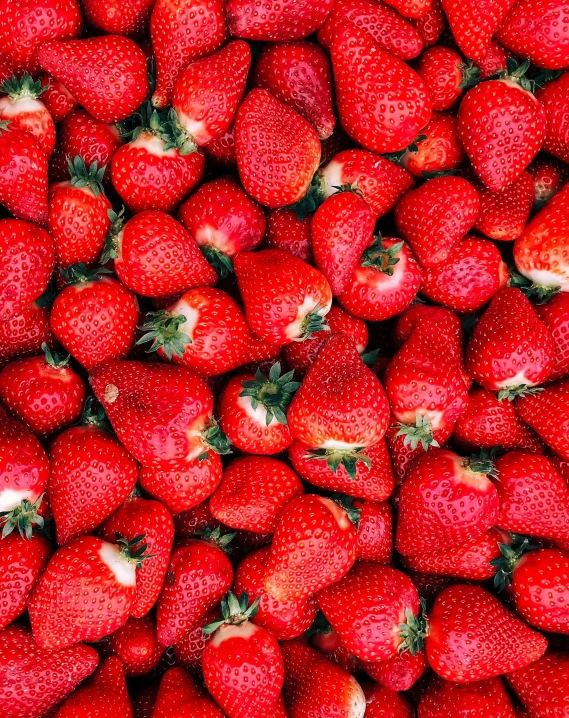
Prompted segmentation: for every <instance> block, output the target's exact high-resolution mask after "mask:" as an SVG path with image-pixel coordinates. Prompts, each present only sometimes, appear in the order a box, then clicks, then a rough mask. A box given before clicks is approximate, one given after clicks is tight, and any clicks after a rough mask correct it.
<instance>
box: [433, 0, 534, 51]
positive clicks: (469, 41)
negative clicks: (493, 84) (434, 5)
mask: <svg viewBox="0 0 569 718" xmlns="http://www.w3.org/2000/svg"><path fill="white" fill-rule="evenodd" d="M514 2H515V0H499V1H498V2H491V1H490V0H484V1H483V3H482V4H480V5H478V6H477V7H476V8H475V7H468V6H467V7H465V6H464V5H461V4H460V3H459V2H457V1H456V0H441V4H442V6H443V10H444V12H445V15H446V16H447V19H448V22H449V25H450V29H451V32H452V34H453V36H454V39H455V40H456V44H457V45H458V46H459V48H460V49H461V51H462V52H463V53H464V54H465V55H466V57H469V58H470V59H472V60H478V59H480V58H483V57H484V56H485V54H486V51H487V49H488V46H489V44H490V40H491V38H492V35H494V33H495V32H496V30H498V28H499V27H500V26H501V25H502V22H503V20H504V18H505V17H506V15H507V14H508V11H509V10H510V8H511V7H512V5H513V4H514ZM522 55H523V56H524V57H526V54H525V53H522Z"/></svg>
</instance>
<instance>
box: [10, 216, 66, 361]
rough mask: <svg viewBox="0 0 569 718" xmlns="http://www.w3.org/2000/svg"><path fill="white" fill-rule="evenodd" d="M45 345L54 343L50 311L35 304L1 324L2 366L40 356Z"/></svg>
mask: <svg viewBox="0 0 569 718" xmlns="http://www.w3.org/2000/svg"><path fill="white" fill-rule="evenodd" d="M1 226H2V225H0V227H1ZM0 231H1V230H0ZM44 343H46V344H48V345H49V346H53V343H54V338H53V334H52V332H51V327H50V326H49V311H48V310H47V309H46V308H44V307H41V306H40V305H39V304H38V303H36V302H34V303H33V304H29V305H28V306H27V307H26V309H25V310H24V311H23V312H22V314H17V315H16V316H15V317H12V319H6V320H5V321H3V322H0V365H2V366H3V365H4V364H6V363H7V362H8V361H9V360H11V359H17V358H18V357H24V356H29V355H31V354H38V353H39V352H40V351H41V345H42V344H44Z"/></svg>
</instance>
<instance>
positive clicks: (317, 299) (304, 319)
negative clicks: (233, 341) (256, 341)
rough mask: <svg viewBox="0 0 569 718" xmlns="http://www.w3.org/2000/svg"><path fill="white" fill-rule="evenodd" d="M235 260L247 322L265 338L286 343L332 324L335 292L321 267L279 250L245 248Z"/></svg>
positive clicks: (306, 337)
mask: <svg viewBox="0 0 569 718" xmlns="http://www.w3.org/2000/svg"><path fill="white" fill-rule="evenodd" d="M234 264H235V274H236V276H237V282H238V284H239V289H240V291H241V296H242V297H243V303H244V304H245V317H246V319H247V323H248V324H249V326H250V327H251V329H252V330H253V331H254V332H256V334H257V335H258V336H259V337H261V338H262V339H265V340H266V341H269V342H272V343H273V344H279V345H283V344H288V343H290V342H292V341H295V340H305V339H308V338H309V337H310V336H311V335H312V334H313V333H315V332H318V331H320V330H321V329H325V328H326V321H325V319H324V317H325V316H326V314H327V313H328V311H329V310H330V306H331V304H332V292H331V289H330V285H329V284H328V281H327V280H326V278H325V277H324V275H323V274H321V273H320V272H319V271H318V270H316V269H314V268H313V267H310V266H309V265H308V264H306V263H305V262H303V261H302V260H300V259H298V258H297V257H294V256H293V255H291V254H288V253H287V252H282V251H279V250H276V249H265V250H262V251H261V252H255V253H253V252H244V253H241V254H239V255H238V256H237V257H236V258H235V262H234Z"/></svg>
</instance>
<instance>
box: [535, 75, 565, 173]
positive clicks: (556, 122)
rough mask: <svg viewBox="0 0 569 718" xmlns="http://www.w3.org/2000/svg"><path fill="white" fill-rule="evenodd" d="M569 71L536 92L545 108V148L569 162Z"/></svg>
mask: <svg viewBox="0 0 569 718" xmlns="http://www.w3.org/2000/svg"><path fill="white" fill-rule="evenodd" d="M568 87H569V73H567V72H565V73H564V74H563V75H561V77H558V78H557V79H555V80H553V81H552V82H548V83H547V84H546V85H545V87H543V88H542V89H540V90H538V92H537V93H536V97H537V99H538V100H539V101H540V102H541V104H542V105H543V107H544V109H545V116H546V118H547V129H546V134H545V141H544V143H543V149H544V150H546V151H547V152H549V154H551V155H554V156H555V157H559V159H561V160H563V161H564V162H567V160H569V138H568V137H567V130H568V121H567V110H568V104H567V88H568Z"/></svg>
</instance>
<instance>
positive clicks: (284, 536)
mask: <svg viewBox="0 0 569 718" xmlns="http://www.w3.org/2000/svg"><path fill="white" fill-rule="evenodd" d="M355 560H356V530H355V528H354V526H353V524H352V522H351V521H350V519H349V518H348V515H347V513H346V512H345V511H344V509H342V508H341V507H340V506H339V505H338V504H336V503H334V502H333V501H331V500H330V499H326V498H323V497H321V496H315V495H311V494H305V495H304V496H297V497H296V498H294V499H293V500H292V501H290V502H289V503H288V504H287V505H286V506H285V508H284V510H283V511H282V512H281V514H280V516H279V519H278V522H277V526H276V529H275V533H274V537H273V542H272V544H271V553H270V555H269V557H268V559H267V563H266V574H265V578H264V585H265V589H266V591H267V592H268V593H269V594H270V595H271V596H272V597H273V598H276V599H279V600H290V599H294V598H296V599H301V598H303V597H307V596H310V595H312V594H314V593H316V592H317V591H319V590H320V589H322V588H325V587H326V586H329V585H330V584H332V583H334V582H335V581H338V580H339V579H341V578H342V576H344V575H345V574H346V573H347V572H348V571H349V570H350V568H351V567H352V566H353V564H354V561H355Z"/></svg>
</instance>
